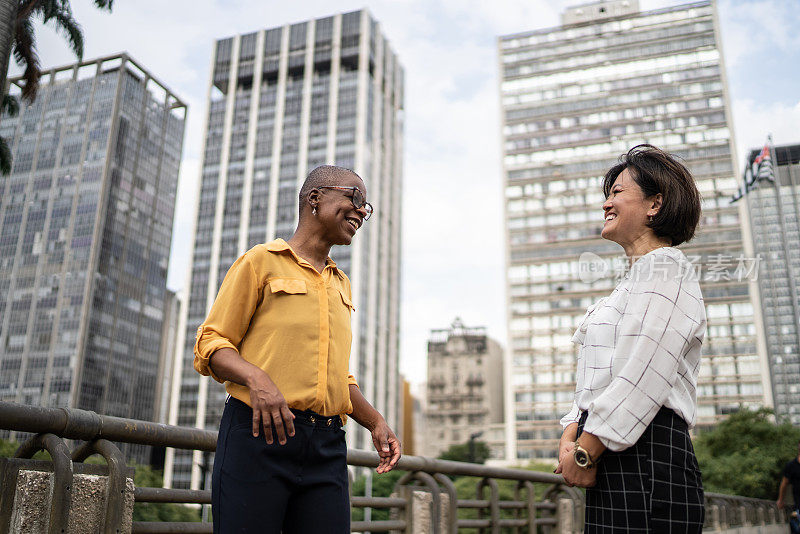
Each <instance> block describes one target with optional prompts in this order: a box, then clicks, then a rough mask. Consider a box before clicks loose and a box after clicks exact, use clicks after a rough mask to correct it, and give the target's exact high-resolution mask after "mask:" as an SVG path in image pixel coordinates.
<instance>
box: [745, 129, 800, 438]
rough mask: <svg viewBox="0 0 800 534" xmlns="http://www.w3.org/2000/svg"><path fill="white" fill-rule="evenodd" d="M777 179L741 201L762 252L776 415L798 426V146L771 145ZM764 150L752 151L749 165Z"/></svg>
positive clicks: (760, 276)
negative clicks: (745, 208)
mask: <svg viewBox="0 0 800 534" xmlns="http://www.w3.org/2000/svg"><path fill="white" fill-rule="evenodd" d="M769 148H770V151H771V152H772V154H771V159H772V166H773V169H774V172H775V175H774V180H773V181H767V180H764V179H762V180H758V181H757V182H756V184H757V185H756V187H755V188H754V189H753V190H752V191H750V192H749V193H747V194H746V195H745V196H744V198H743V199H742V200H740V201H739V202H740V203H743V204H745V206H746V207H747V212H748V214H749V216H750V223H751V227H752V229H753V231H752V235H753V250H754V252H755V254H756V255H758V256H759V258H760V260H759V269H758V288H759V295H760V307H761V316H762V318H763V320H764V330H765V333H766V341H767V355H768V357H769V376H770V382H771V386H772V397H773V400H774V403H773V405H774V408H775V414H776V415H777V416H778V417H779V418H781V419H785V420H788V421H789V422H790V423H792V424H793V425H795V426H800V330H798V327H800V297H799V295H800V290H799V289H798V284H800V145H783V146H776V147H773V146H771V147H769ZM759 152H760V150H759V149H756V150H752V151H751V152H750V155H749V157H748V159H747V162H746V164H747V165H751V164H752V163H753V160H754V159H755V158H756V156H758V154H759Z"/></svg>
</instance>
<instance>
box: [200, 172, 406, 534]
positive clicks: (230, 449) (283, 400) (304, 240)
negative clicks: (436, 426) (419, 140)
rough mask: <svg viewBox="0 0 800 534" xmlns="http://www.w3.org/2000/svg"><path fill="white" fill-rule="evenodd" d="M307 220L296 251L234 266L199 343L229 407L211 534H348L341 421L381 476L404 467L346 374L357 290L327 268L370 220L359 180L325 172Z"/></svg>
mask: <svg viewBox="0 0 800 534" xmlns="http://www.w3.org/2000/svg"><path fill="white" fill-rule="evenodd" d="M299 209H300V217H299V223H298V226H297V230H296V231H295V233H294V235H293V236H292V237H291V238H290V239H289V240H288V241H284V240H282V239H277V240H275V241H272V242H269V243H266V244H261V245H257V246H255V247H253V248H252V249H251V250H249V251H248V252H246V253H245V254H244V255H243V256H242V257H240V258H239V259H238V260H237V261H236V262H235V263H234V264H233V266H231V268H230V270H229V271H228V274H227V275H226V276H225V280H224V281H223V282H222V286H221V287H220V290H219V293H218V295H217V298H216V300H215V302H214V304H213V306H212V307H211V311H210V312H209V314H208V317H207V319H206V321H205V322H204V323H203V324H202V325H201V326H200V327H199V328H198V331H197V343H196V344H195V351H194V352H195V360H194V367H195V369H196V370H197V371H198V372H199V373H201V374H203V375H211V376H212V377H213V378H214V379H215V380H217V381H219V382H224V383H225V388H226V390H227V391H228V393H229V395H230V396H229V398H228V401H227V402H226V405H225V410H224V412H223V415H222V421H221V423H220V431H219V438H218V441H217V451H216V456H215V460H214V472H213V477H212V513H213V518H214V532H215V533H226V532H259V533H261V532H264V533H270V532H275V533H279V532H283V533H284V534H286V533H294V532H309V533H310V532H314V533H324V532H330V533H346V532H349V531H350V509H349V497H348V480H347V449H346V446H345V439H344V431H343V430H342V424H343V422H344V420H345V414H349V415H350V416H351V417H352V418H353V419H355V421H356V422H358V423H359V424H360V425H362V426H364V427H365V428H367V429H368V430H369V431H370V432H371V434H372V441H373V443H374V445H375V448H376V449H377V451H378V454H379V456H380V464H379V466H378V469H377V471H378V473H385V472H388V471H390V470H391V469H392V468H394V466H395V465H396V464H397V461H398V460H399V459H400V454H401V446H400V441H399V440H398V439H397V437H396V436H395V434H394V432H392V430H391V429H390V428H389V426H388V425H387V423H386V421H385V419H384V418H383V416H381V414H380V413H378V412H377V410H375V409H374V408H373V407H372V406H371V405H370V404H369V403H368V402H367V400H366V399H365V398H364V396H363V395H362V394H361V391H360V390H359V388H358V384H357V382H356V380H355V378H354V377H353V376H352V375H350V374H349V373H348V368H349V359H350V342H351V339H352V336H351V330H350V314H351V312H352V311H353V304H352V295H351V290H350V280H349V279H348V278H347V275H345V274H344V273H343V272H342V271H340V270H339V269H338V268H337V267H336V264H335V263H334V262H333V260H331V259H330V257H329V256H328V254H329V253H330V249H331V247H332V246H333V245H349V244H350V242H351V241H352V239H353V236H354V235H355V234H356V232H357V231H358V229H359V228H360V227H361V225H362V224H363V223H364V222H365V221H366V220H367V219H369V217H370V215H371V214H372V206H371V205H370V204H369V203H368V202H366V186H365V185H364V182H363V181H362V180H361V178H360V177H359V176H358V175H357V174H356V173H354V172H353V171H350V170H347V169H343V168H340V167H333V166H327V165H326V166H322V167H318V168H316V169H314V170H313V171H311V173H310V174H309V175H308V178H306V181H305V183H304V184H303V187H302V188H301V190H300V208H299ZM262 432H263V436H261V434H262ZM276 438H277V439H276Z"/></svg>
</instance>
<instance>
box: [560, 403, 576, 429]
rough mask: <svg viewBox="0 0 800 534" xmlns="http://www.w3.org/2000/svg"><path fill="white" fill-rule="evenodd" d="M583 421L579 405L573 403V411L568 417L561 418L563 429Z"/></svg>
mask: <svg viewBox="0 0 800 534" xmlns="http://www.w3.org/2000/svg"><path fill="white" fill-rule="evenodd" d="M580 419H581V411H580V410H579V409H578V403H577V402H575V401H573V402H572V409H571V410H570V411H569V413H568V414H567V415H565V416H564V417H562V418H561V421H560V423H561V428H567V427H568V426H569V425H571V424H572V423H577V422H579V421H580Z"/></svg>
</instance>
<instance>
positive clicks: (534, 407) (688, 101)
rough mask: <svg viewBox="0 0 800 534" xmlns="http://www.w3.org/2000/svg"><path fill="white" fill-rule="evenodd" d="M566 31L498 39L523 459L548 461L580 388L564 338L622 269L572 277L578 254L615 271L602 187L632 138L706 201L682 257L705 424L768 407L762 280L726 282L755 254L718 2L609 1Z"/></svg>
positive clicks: (570, 14)
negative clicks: (703, 318) (735, 199)
mask: <svg viewBox="0 0 800 534" xmlns="http://www.w3.org/2000/svg"><path fill="white" fill-rule="evenodd" d="M562 22H563V24H562V26H559V27H556V28H548V29H543V30H535V31H527V32H524V33H519V34H514V35H508V36H504V37H501V38H500V39H499V60H500V65H501V79H500V92H501V98H502V117H503V142H504V159H503V167H504V178H505V195H506V236H507V268H508V271H507V295H508V305H507V309H508V325H509V343H510V347H509V351H508V361H507V364H508V365H507V367H508V369H509V376H511V377H513V378H512V387H511V388H509V392H508V397H507V402H508V403H509V407H510V409H509V414H508V416H509V417H510V418H511V420H512V421H513V423H512V424H511V425H509V427H508V434H509V446H510V449H513V448H514V447H516V450H515V451H514V450H509V455H510V457H513V455H514V454H515V455H516V457H517V458H534V457H553V456H555V454H556V449H557V440H558V438H559V436H560V433H561V428H560V426H559V424H558V420H559V418H560V417H561V416H562V415H563V414H565V413H567V411H569V408H570V405H571V402H572V399H573V392H574V387H575V374H574V373H575V355H576V351H575V348H574V346H573V345H572V343H571V341H570V339H571V337H572V334H573V332H574V330H575V328H576V326H577V323H578V321H579V320H580V319H581V318H582V316H583V314H584V313H585V311H586V307H587V306H588V305H589V304H591V303H592V302H594V301H596V300H597V299H599V298H601V297H603V296H606V295H608V294H609V293H610V292H611V290H612V289H613V287H614V286H615V285H616V282H617V275H618V274H619V272H618V270H617V269H609V271H608V272H607V273H606V274H605V275H603V276H599V279H596V280H588V279H587V278H586V277H581V276H579V274H580V258H581V254H582V253H584V252H592V253H594V254H597V255H599V256H600V257H601V258H602V259H603V260H605V265H606V266H611V267H617V266H620V265H622V263H623V262H621V261H620V260H621V259H622V258H621V256H622V254H623V252H622V249H621V248H620V247H619V246H618V245H616V244H615V243H612V242H608V241H604V240H603V239H602V238H600V231H601V228H602V223H603V212H602V208H601V206H602V203H603V201H604V197H603V193H602V177H603V175H604V174H605V172H606V170H608V168H609V167H611V165H612V164H614V163H615V162H616V160H617V157H618V156H619V155H620V154H623V153H625V152H627V151H628V149H630V148H631V147H633V146H634V145H637V144H640V143H651V144H653V145H656V146H658V147H660V148H662V149H664V150H667V151H668V152H671V153H675V154H677V155H679V156H680V157H682V158H683V159H684V161H685V162H686V164H687V166H688V167H689V168H690V169H691V171H692V173H693V174H694V176H695V178H696V179H697V184H698V187H699V189H700V192H701V194H702V197H703V217H702V220H701V224H700V227H699V231H698V233H697V236H696V237H695V239H694V240H693V241H692V242H691V243H689V244H688V245H684V246H682V247H681V248H682V249H683V250H684V252H685V253H686V254H687V256H688V257H689V259H690V260H693V261H694V262H695V263H696V264H697V267H698V268H699V269H700V273H701V276H703V279H702V282H701V287H702V290H703V294H704V297H705V302H706V308H707V313H708V332H707V336H706V341H705V343H704V346H703V354H704V359H703V363H702V368H701V373H700V383H699V387H698V397H699V414H698V415H699V417H698V424H700V425H711V424H713V423H714V422H715V421H717V420H718V419H719V418H720V417H722V416H724V414H727V413H730V412H732V411H735V410H738V409H739V407H740V406H754V407H755V406H761V405H764V404H770V403H771V394H770V392H769V378H768V373H766V366H765V346H764V342H763V339H764V338H763V332H761V331H757V329H756V327H755V324H756V323H758V322H760V321H758V319H757V318H754V307H753V305H752V303H751V290H753V289H754V287H755V283H754V282H752V281H751V280H749V279H748V277H747V276H742V275H741V273H737V272H735V271H736V269H737V267H739V263H742V262H743V263H747V258H749V257H750V255H751V252H752V251H749V250H748V251H745V249H744V245H743V243H746V242H748V241H747V240H746V239H745V237H746V235H747V232H748V231H749V227H748V225H747V224H746V221H744V220H743V219H742V218H741V217H740V212H739V208H738V207H737V206H736V205H731V204H730V197H731V195H732V194H733V192H734V191H735V190H736V189H737V186H738V180H737V179H736V175H737V173H736V170H735V166H734V161H733V158H732V155H733V154H735V150H734V142H733V137H732V133H731V129H732V128H731V116H730V106H729V104H728V94H727V85H726V80H725V71H724V68H723V65H724V64H723V60H722V53H721V50H720V37H719V25H718V22H717V16H716V13H715V5H714V3H713V2H712V1H708V0H706V1H702V2H695V3H691V4H686V5H681V6H677V7H671V8H667V9H660V10H657V11H646V12H641V11H639V5H638V1H636V0H613V1H606V2H598V3H594V4H587V5H583V6H578V7H574V8H570V9H568V10H567V11H566V13H564V15H563V19H562ZM721 258H722V259H724V260H725V261H724V262H723V264H721V262H720V259H721ZM740 260H741V261H740ZM747 267H748V268H749V267H750V265H749V264H748V265H747ZM755 313H758V311H757V310H756V311H755Z"/></svg>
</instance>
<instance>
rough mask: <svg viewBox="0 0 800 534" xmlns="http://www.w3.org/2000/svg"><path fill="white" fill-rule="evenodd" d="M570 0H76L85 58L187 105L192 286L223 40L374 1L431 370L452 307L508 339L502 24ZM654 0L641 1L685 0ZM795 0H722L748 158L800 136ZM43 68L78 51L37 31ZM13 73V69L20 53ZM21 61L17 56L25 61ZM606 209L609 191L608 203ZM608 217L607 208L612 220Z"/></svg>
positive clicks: (415, 303)
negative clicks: (120, 63) (105, 3)
mask: <svg viewBox="0 0 800 534" xmlns="http://www.w3.org/2000/svg"><path fill="white" fill-rule="evenodd" d="M580 3H585V2H584V1H582V0H581V1H564V0H557V1H555V0H494V1H493V2H487V1H485V0H394V1H388V0H384V1H378V0H376V1H372V0H358V1H353V0H344V1H339V2H330V1H322V0H304V1H300V2H285V1H275V0H272V1H264V0H227V1H221V0H220V1H216V2H212V1H205V0H172V1H168V2H165V1H163V0H117V1H116V2H115V5H114V12H113V13H112V14H106V13H104V12H98V11H97V10H96V9H94V7H93V6H92V2H91V1H89V0H73V2H72V4H73V9H74V11H75V16H76V18H77V19H78V21H79V22H80V23H81V24H82V25H83V27H84V33H85V41H86V46H85V54H84V57H85V58H86V59H91V58H94V57H98V56H103V55H109V54H112V53H116V52H121V51H127V52H128V53H130V54H131V55H132V56H133V57H134V58H135V59H136V60H137V61H138V62H139V63H141V64H142V65H143V66H144V67H145V68H146V69H148V70H149V71H150V72H151V73H152V74H153V75H154V76H155V77H156V78H158V79H159V80H160V81H161V82H162V83H164V84H165V85H166V86H167V87H169V88H170V89H171V90H172V91H173V92H175V93H176V94H177V95H178V96H179V97H180V98H181V99H182V100H183V101H184V102H186V103H187V104H188V105H189V114H188V122H187V125H186V136H185V139H184V148H183V162H182V165H181V174H180V182H179V186H178V204H177V206H176V220H175V226H174V232H173V245H172V247H173V248H172V258H171V262H170V271H169V287H170V288H172V289H175V290H178V289H181V288H183V287H184V286H185V285H186V281H185V273H186V266H187V265H188V262H189V259H190V258H189V252H188V251H189V248H190V244H191V243H190V241H191V235H190V234H191V228H192V219H193V217H194V210H195V207H194V203H195V198H196V191H197V182H198V179H199V158H200V151H201V147H202V136H203V132H202V128H203V120H202V118H203V116H204V114H205V113H206V104H205V98H206V91H207V87H206V84H207V83H208V76H209V68H210V59H211V50H212V44H213V42H214V40H215V39H218V38H222V37H228V36H231V35H234V34H238V33H246V32H251V31H256V30H259V29H262V28H268V27H274V26H280V25H282V24H285V23H292V22H300V21H303V20H307V19H311V18H318V17H323V16H327V15H331V14H333V13H336V12H346V11H352V10H356V9H360V8H362V7H365V6H366V7H368V8H369V9H370V10H371V11H372V13H373V15H374V16H375V18H376V19H377V20H378V21H379V22H380V23H381V26H382V30H383V32H384V34H385V35H386V36H387V37H388V38H389V40H390V41H391V46H392V47H393V48H394V50H395V52H396V53H397V54H398V56H399V58H400V61H401V62H402V64H403V65H404V67H405V72H406V88H407V91H406V101H405V120H406V131H405V151H404V170H405V174H404V184H405V191H404V198H403V205H404V209H403V239H404V242H403V258H402V262H403V282H402V284H403V291H402V299H403V301H402V303H401V305H402V325H401V328H402V335H401V337H402V347H401V364H400V368H401V372H403V374H404V375H406V376H407V377H408V378H409V379H410V380H411V381H412V382H414V383H420V382H423V381H424V380H425V373H426V366H425V365H426V364H425V361H426V360H425V358H426V356H425V351H426V340H427V337H428V333H429V330H430V329H431V328H444V327H447V326H448V325H449V324H450V323H451V322H452V320H453V318H454V317H456V316H459V317H461V318H462V319H463V320H464V322H465V323H466V324H467V325H470V326H487V327H488V329H489V333H490V335H492V336H493V337H495V338H496V339H498V340H500V341H501V343H503V345H504V346H505V345H506V342H505V340H506V325H505V322H506V321H505V294H504V293H505V281H504V275H503V271H504V265H503V263H504V237H503V231H504V230H503V220H502V174H501V166H500V165H501V163H500V146H501V143H500V127H499V96H498V92H497V71H498V65H497V52H496V37H497V36H498V35H503V34H509V33H516V32H521V31H526V30H532V29H540V28H547V27H551V26H557V25H558V24H559V23H560V21H559V16H560V13H561V11H562V10H563V8H564V7H565V6H567V5H575V4H580ZM679 3H683V2H675V1H671V0H641V1H640V4H641V7H642V9H643V10H647V9H655V8H659V7H664V6H670V5H677V4H679ZM797 7H798V6H797V2H796V0H752V1H748V0H722V1H721V2H720V3H719V11H720V18H721V25H722V40H723V51H724V57H725V63H726V67H727V72H728V79H729V84H730V96H731V100H732V106H733V117H734V129H735V135H736V141H737V147H738V150H739V164H740V165H741V161H742V155H743V154H744V153H745V151H746V150H747V149H748V148H752V147H756V146H759V145H761V144H762V143H763V142H764V139H765V136H766V135H767V133H770V132H771V133H772V134H773V137H774V141H775V143H776V144H785V143H791V142H800V126H798V125H800V90H799V89H800V83H799V82H800V69H798V66H799V65H800V32H799V31H798V28H800V9H797ZM39 52H40V56H41V59H42V64H43V66H45V67H50V66H56V65H63V64H67V63H70V62H73V61H74V57H73V56H71V53H70V52H69V50H68V48H67V47H66V45H65V44H64V42H63V40H62V39H61V37H60V36H58V35H56V34H55V33H53V32H52V31H49V30H46V29H45V30H41V31H40V33H39ZM12 72H15V71H14V70H13V67H12ZM16 72H18V70H17V71H16ZM598 210H599V206H598ZM599 221H600V217H599V216H598V224H599Z"/></svg>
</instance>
